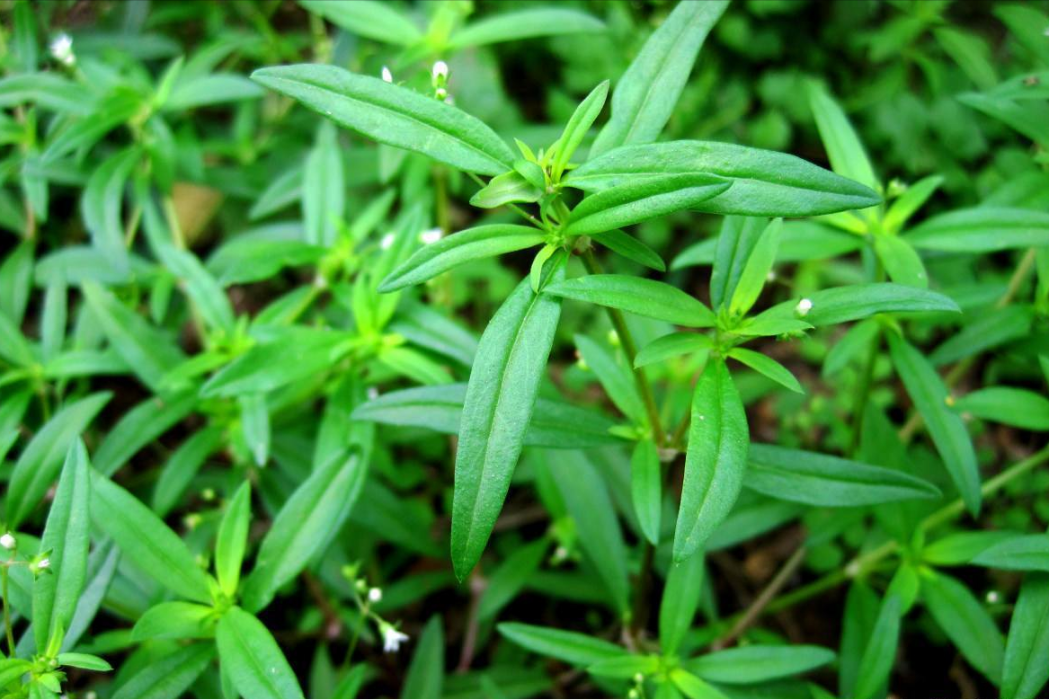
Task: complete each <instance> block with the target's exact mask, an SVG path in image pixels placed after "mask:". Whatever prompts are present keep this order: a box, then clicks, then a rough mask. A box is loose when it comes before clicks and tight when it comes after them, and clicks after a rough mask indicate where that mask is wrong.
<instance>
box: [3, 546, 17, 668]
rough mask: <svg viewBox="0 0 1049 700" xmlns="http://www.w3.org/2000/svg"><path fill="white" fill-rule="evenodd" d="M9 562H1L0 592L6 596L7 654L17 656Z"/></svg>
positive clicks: (5, 630)
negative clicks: (9, 593) (9, 589)
mask: <svg viewBox="0 0 1049 700" xmlns="http://www.w3.org/2000/svg"><path fill="white" fill-rule="evenodd" d="M7 567H8V565H7V563H6V562H5V563H3V564H0V589H2V590H0V593H3V596H4V632H5V633H6V635H7V655H8V656H9V657H11V658H12V659H13V658H14V657H15V635H14V632H12V631H11V604H10V603H8V602H7V600H8V593H7Z"/></svg>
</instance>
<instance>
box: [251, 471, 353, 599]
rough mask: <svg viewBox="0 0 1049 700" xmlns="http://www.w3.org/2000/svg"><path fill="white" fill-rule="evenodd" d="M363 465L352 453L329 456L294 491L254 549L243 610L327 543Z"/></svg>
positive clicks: (342, 519)
mask: <svg viewBox="0 0 1049 700" xmlns="http://www.w3.org/2000/svg"><path fill="white" fill-rule="evenodd" d="M366 467H367V465H365V464H363V463H362V462H361V459H360V457H359V455H358V454H357V453H356V452H351V453H350V454H342V455H338V456H336V457H335V458H334V459H332V460H330V461H329V462H328V463H327V464H325V465H324V466H322V467H321V468H320V469H318V470H316V471H314V472H313V474H311V475H310V477H309V478H308V479H307V480H306V481H304V482H303V483H302V485H301V486H299V488H298V489H296V490H295V493H293V494H292V496H291V498H289V499H288V501H287V502H286V503H285V504H284V507H282V508H281V510H280V513H278V514H277V517H276V518H275V519H274V521H273V527H271V528H270V531H269V532H268V533H266V537H265V539H263V540H262V544H261V545H260V547H259V554H258V558H257V559H256V562H255V568H254V570H252V572H251V575H250V576H249V577H248V578H247V580H245V581H244V591H243V594H242V596H241V600H242V604H243V606H244V608H245V609H247V610H250V611H253V612H255V611H259V610H262V609H263V608H264V607H266V606H267V605H268V604H269V602H270V601H271V600H272V599H273V596H274V594H275V593H276V592H277V589H278V588H280V587H281V586H283V585H284V584H285V583H287V582H288V581H290V580H291V579H292V578H294V577H295V576H298V574H299V572H300V571H302V570H303V568H305V566H306V564H307V563H309V561H310V559H311V558H312V557H313V555H315V554H316V553H317V551H318V548H319V547H321V546H323V545H325V544H327V543H328V542H330V541H331V539H330V537H331V533H332V532H334V531H337V530H338V529H339V528H340V527H341V526H342V524H343V522H345V519H346V517H347V516H348V515H349V510H350V508H351V507H352V506H353V503H354V502H355V501H356V499H357V496H359V495H360V489H361V486H362V485H363V483H364V476H365V470H366Z"/></svg>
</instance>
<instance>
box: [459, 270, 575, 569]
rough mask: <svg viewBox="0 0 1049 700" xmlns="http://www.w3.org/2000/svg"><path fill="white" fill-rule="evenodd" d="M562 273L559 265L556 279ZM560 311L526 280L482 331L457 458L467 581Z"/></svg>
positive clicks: (515, 453)
mask: <svg viewBox="0 0 1049 700" xmlns="http://www.w3.org/2000/svg"><path fill="white" fill-rule="evenodd" d="M563 278H564V265H563V264H558V265H556V266H555V269H554V272H553V274H552V281H553V282H556V281H557V280H558V279H563ZM560 316H561V302H560V300H559V299H558V298H557V297H555V296H552V295H550V294H546V293H545V292H544V293H541V294H536V293H535V292H533V291H532V285H531V283H530V282H529V280H527V279H526V280H523V281H522V282H521V283H520V284H519V285H518V286H517V289H516V290H514V292H513V293H512V294H511V295H510V296H509V297H508V298H507V300H506V301H505V302H504V303H503V306H502V307H501V308H500V309H499V311H498V312H496V314H495V316H494V317H493V318H492V320H491V322H490V323H489V324H488V328H486V329H485V332H484V335H483V336H482V337H481V343H480V345H479V346H478V349H477V358H476V360H475V361H474V366H473V370H472V371H471V372H470V382H469V385H468V386H467V390H466V400H465V403H464V405H463V417H462V426H461V428H460V431H459V449H458V452H457V454H456V458H455V495H454V499H453V504H452V563H453V565H454V567H455V574H456V576H457V577H458V578H459V580H460V581H461V580H463V579H464V578H465V577H466V576H467V574H469V573H470V571H471V570H472V569H473V567H474V564H476V563H477V560H478V559H480V557H481V553H482V552H483V551H484V546H485V544H486V543H487V542H488V537H489V536H490V535H491V532H492V526H493V525H495V519H496V518H497V517H498V515H499V511H500V510H501V509H502V506H503V500H504V499H505V498H506V492H507V490H508V489H509V487H510V477H511V476H512V475H513V471H514V467H515V466H517V459H518V457H519V456H520V454H521V448H522V446H523V443H524V434H525V430H526V429H527V427H528V424H529V422H530V421H531V418H532V410H533V408H534V406H535V399H536V394H537V393H538V390H539V382H540V380H541V379H542V377H543V372H544V371H545V369H546V359H547V356H548V355H549V354H550V346H551V345H552V344H553V340H554V331H555V329H556V327H557V321H558V319H559V318H560Z"/></svg>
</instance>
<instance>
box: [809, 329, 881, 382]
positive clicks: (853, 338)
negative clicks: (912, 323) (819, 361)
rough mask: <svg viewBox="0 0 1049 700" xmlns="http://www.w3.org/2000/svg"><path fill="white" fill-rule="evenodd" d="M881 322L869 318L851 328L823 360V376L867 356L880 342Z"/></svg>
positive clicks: (838, 370)
mask: <svg viewBox="0 0 1049 700" xmlns="http://www.w3.org/2000/svg"><path fill="white" fill-rule="evenodd" d="M880 333H881V324H880V323H879V322H878V320H877V319H867V320H866V321H861V322H860V323H857V324H856V325H854V326H853V327H852V328H850V329H849V330H848V331H847V332H846V333H845V335H843V336H841V337H839V338H838V341H837V342H836V343H835V344H834V345H832V346H831V348H830V351H829V352H827V356H826V358H824V360H823V376H825V377H831V376H834V375H835V374H837V373H838V372H840V371H842V370H843V369H845V368H846V367H848V366H849V365H850V364H852V363H858V362H859V361H860V359H861V358H863V357H866V356H867V353H869V352H871V348H872V347H875V343H879V342H880V340H879V337H878V336H879V334H880Z"/></svg>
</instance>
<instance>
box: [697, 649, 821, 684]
mask: <svg viewBox="0 0 1049 700" xmlns="http://www.w3.org/2000/svg"><path fill="white" fill-rule="evenodd" d="M834 656H835V655H834V652H833V651H831V650H830V649H824V648H823V647H817V646H811V645H807V644H797V645H791V646H786V645H784V646H771V645H765V644H751V645H749V646H745V647H737V648H735V649H725V650H724V651H716V652H714V653H713V654H707V655H705V656H701V657H699V658H698V659H696V660H695V661H691V662H689V663H688V670H689V671H691V672H692V673H694V674H696V675H697V676H699V677H700V678H702V679H703V680H705V681H710V682H712V683H737V684H750V683H764V682H765V681H770V680H775V679H777V678H784V677H786V676H794V675H798V674H800V673H806V672H808V671H811V670H812V669H814V668H819V667H820V666H826V665H827V664H829V663H831V662H832V661H834Z"/></svg>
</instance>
